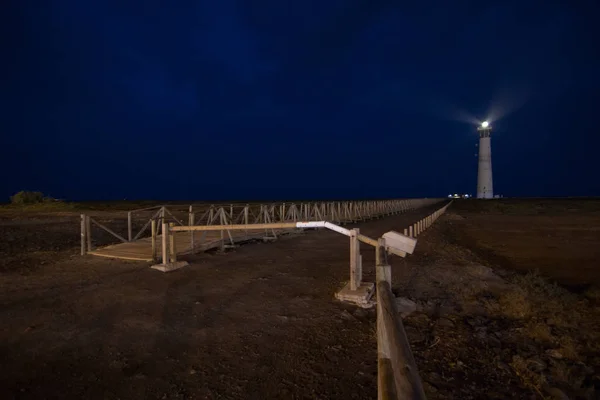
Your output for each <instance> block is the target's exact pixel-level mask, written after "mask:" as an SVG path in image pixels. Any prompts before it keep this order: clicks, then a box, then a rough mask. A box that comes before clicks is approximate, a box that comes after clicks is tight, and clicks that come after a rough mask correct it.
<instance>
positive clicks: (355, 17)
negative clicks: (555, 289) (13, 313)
mask: <svg viewBox="0 0 600 400" xmlns="http://www.w3.org/2000/svg"><path fill="white" fill-rule="evenodd" d="M0 10H1V16H0V22H1V24H0V25H1V26H2V28H0V29H1V31H0V33H1V36H2V39H0V41H1V42H0V43H1V45H2V47H1V48H2V58H1V59H2V62H1V65H2V66H1V68H2V75H1V76H2V92H1V93H2V96H1V97H0V101H1V102H2V103H1V104H0V105H1V111H0V112H1V114H0V116H1V120H0V124H1V125H0V130H1V132H2V149H3V150H4V151H3V156H2V158H1V160H2V161H1V165H0V167H1V171H2V172H1V175H0V178H1V182H2V185H1V186H0V189H1V191H0V198H3V199H8V196H9V195H10V194H12V193H14V192H16V191H18V190H22V189H27V190H40V191H43V192H44V193H47V194H49V195H52V196H54V197H59V198H67V199H73V200H107V199H123V198H127V199H157V200H158V199H163V200H167V199H171V200H192V199H193V200H218V199H223V200H225V199H239V200H245V199H248V200H251V199H269V200H279V199H321V198H370V197H373V198H375V197H423V196H427V197H433V196H445V195H447V194H448V193H449V192H466V193H474V192H475V187H476V174H477V158H476V157H475V154H476V152H477V147H476V146H475V144H476V143H477V138H478V136H477V132H476V124H477V123H479V122H480V121H482V120H483V119H485V118H489V119H490V120H491V121H492V125H493V126H494V128H495V130H494V133H493V138H492V151H493V168H494V179H495V182H494V183H495V185H494V186H495V191H496V193H498V194H503V195H504V196H575V195H579V196H581V195H600V178H598V176H599V173H600V160H599V157H598V155H597V154H598V150H596V149H595V148H597V147H598V146H599V145H600V140H599V139H598V135H599V134H600V132H599V129H598V126H599V125H598V123H597V119H598V117H597V116H598V113H599V111H600V77H599V74H600V40H599V39H600V24H599V23H598V20H599V16H600V13H599V10H600V6H598V3H597V2H595V1H591V0H588V1H586V0H578V1H573V0H569V1H566V0H565V1H552V0H549V1H548V0H546V1H526V0H523V1H446V0H443V1H419V2H401V1H379V0H363V1H357V0H331V1H327V0H302V1H281V0H246V1H241V0H240V1H234V0H210V1H209V0H207V1H183V0H178V1H149V0H146V1H127V0H119V1H108V0H103V1H96V0H94V1H92V0H85V1H83V0H53V1H37V2H36V1H17V0H7V1H4V2H2V5H1V6H0Z"/></svg>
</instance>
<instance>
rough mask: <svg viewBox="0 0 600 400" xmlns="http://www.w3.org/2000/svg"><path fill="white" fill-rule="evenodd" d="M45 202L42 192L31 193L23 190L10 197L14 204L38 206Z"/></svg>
mask: <svg viewBox="0 0 600 400" xmlns="http://www.w3.org/2000/svg"><path fill="white" fill-rule="evenodd" d="M43 201H44V195H43V194H42V192H30V191H26V190H22V191H20V192H19V193H16V194H15V195H13V196H10V202H11V203H12V204H19V205H21V204H37V203H42V202H43Z"/></svg>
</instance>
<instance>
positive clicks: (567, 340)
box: [558, 336, 579, 361]
mask: <svg viewBox="0 0 600 400" xmlns="http://www.w3.org/2000/svg"><path fill="white" fill-rule="evenodd" d="M558 342H559V343H560V348H559V349H558V351H559V353H560V354H562V356H563V357H565V358H567V359H569V360H573V361H577V360H579V352H578V351H577V343H575V341H574V340H573V338H571V337H570V336H561V337H559V338H558Z"/></svg>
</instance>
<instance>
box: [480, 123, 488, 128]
mask: <svg viewBox="0 0 600 400" xmlns="http://www.w3.org/2000/svg"><path fill="white" fill-rule="evenodd" d="M488 126H490V123H489V122H487V121H483V122H482V123H481V127H482V128H487V127H488Z"/></svg>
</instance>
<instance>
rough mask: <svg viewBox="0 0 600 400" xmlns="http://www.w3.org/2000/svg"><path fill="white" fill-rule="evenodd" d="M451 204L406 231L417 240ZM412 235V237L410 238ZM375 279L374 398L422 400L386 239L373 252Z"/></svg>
mask: <svg viewBox="0 0 600 400" xmlns="http://www.w3.org/2000/svg"><path fill="white" fill-rule="evenodd" d="M451 203H452V202H449V203H447V204H446V205H444V206H443V207H441V208H440V209H438V210H436V211H434V212H433V213H432V214H431V215H428V216H426V217H425V218H423V219H421V220H419V221H418V222H416V223H415V224H413V225H411V226H410V227H409V228H407V229H405V230H404V232H405V234H406V233H407V232H408V231H410V236H412V237H416V236H418V235H419V234H421V233H423V232H424V231H425V230H426V229H427V228H429V227H430V226H431V225H432V224H433V223H434V222H435V220H437V219H438V218H439V217H440V216H442V215H443V214H444V213H445V212H446V209H447V208H448V207H449V206H450V204H451ZM413 235H414V236H413ZM376 280H377V285H376V288H377V393H378V396H377V398H378V399H379V400H388V399H393V400H421V399H425V398H426V397H425V393H424V391H423V385H422V383H421V378H420V377H419V372H418V369H417V364H416V362H415V359H414V357H413V354H412V351H411V349H410V344H409V342H408V338H407V337H406V332H405V331H404V325H403V324H402V318H400V315H399V314H398V308H397V305H396V297H395V296H394V294H393V292H392V268H391V266H390V265H389V264H388V262H387V254H386V252H385V240H384V239H379V244H378V247H377V253H376Z"/></svg>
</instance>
